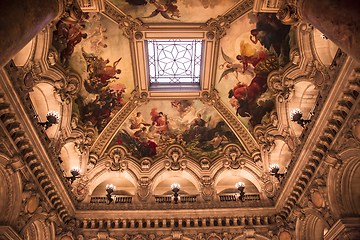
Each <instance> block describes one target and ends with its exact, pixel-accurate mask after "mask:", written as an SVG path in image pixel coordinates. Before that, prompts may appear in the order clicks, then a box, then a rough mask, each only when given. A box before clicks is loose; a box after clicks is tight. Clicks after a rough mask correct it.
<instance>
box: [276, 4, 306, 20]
mask: <svg viewBox="0 0 360 240" xmlns="http://www.w3.org/2000/svg"><path fill="white" fill-rule="evenodd" d="M276 17H277V18H278V19H279V20H280V21H281V22H282V23H283V24H286V25H293V24H295V23H297V22H298V21H299V19H300V16H299V14H298V11H297V7H296V6H294V5H291V4H283V5H282V6H281V7H280V9H279V11H278V13H277V14H276Z"/></svg>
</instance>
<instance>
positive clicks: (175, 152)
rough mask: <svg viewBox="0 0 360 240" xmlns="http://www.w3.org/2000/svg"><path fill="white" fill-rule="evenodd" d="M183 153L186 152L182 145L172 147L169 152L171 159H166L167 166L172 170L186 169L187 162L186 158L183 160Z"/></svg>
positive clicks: (168, 155)
mask: <svg viewBox="0 0 360 240" xmlns="http://www.w3.org/2000/svg"><path fill="white" fill-rule="evenodd" d="M183 155H184V152H183V150H182V149H181V148H180V147H176V146H175V147H171V148H170V149H169V150H168V153H167V157H168V159H169V160H167V161H165V168H166V169H168V170H172V171H179V170H183V169H185V168H186V167H187V162H186V160H182V157H183Z"/></svg>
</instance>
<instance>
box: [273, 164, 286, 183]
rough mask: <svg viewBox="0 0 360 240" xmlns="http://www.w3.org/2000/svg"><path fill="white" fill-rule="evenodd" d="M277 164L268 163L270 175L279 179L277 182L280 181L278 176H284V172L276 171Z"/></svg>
mask: <svg viewBox="0 0 360 240" xmlns="http://www.w3.org/2000/svg"><path fill="white" fill-rule="evenodd" d="M279 169H280V168H279V165H277V164H275V163H274V164H271V165H270V168H269V170H270V174H271V175H274V176H275V177H276V178H277V179H278V180H279V182H280V177H281V178H282V177H284V174H283V173H278V172H279Z"/></svg>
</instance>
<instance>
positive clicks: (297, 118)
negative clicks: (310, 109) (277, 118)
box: [290, 109, 311, 127]
mask: <svg viewBox="0 0 360 240" xmlns="http://www.w3.org/2000/svg"><path fill="white" fill-rule="evenodd" d="M302 116H303V113H302V112H301V111H300V109H294V110H292V111H291V112H290V119H291V121H293V122H297V123H298V124H299V125H300V126H302V127H305V124H307V123H309V122H311V120H305V119H303V118H302Z"/></svg>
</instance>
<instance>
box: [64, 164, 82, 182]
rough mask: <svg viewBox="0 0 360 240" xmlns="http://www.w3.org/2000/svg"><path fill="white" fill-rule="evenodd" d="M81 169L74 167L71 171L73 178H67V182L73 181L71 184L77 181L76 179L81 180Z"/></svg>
mask: <svg viewBox="0 0 360 240" xmlns="http://www.w3.org/2000/svg"><path fill="white" fill-rule="evenodd" d="M80 172H81V170H80V168H78V167H73V168H72V169H71V170H70V173H71V175H72V176H71V177H66V179H67V180H70V181H71V184H72V183H73V182H74V181H75V179H77V178H80V176H79V175H80Z"/></svg>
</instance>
